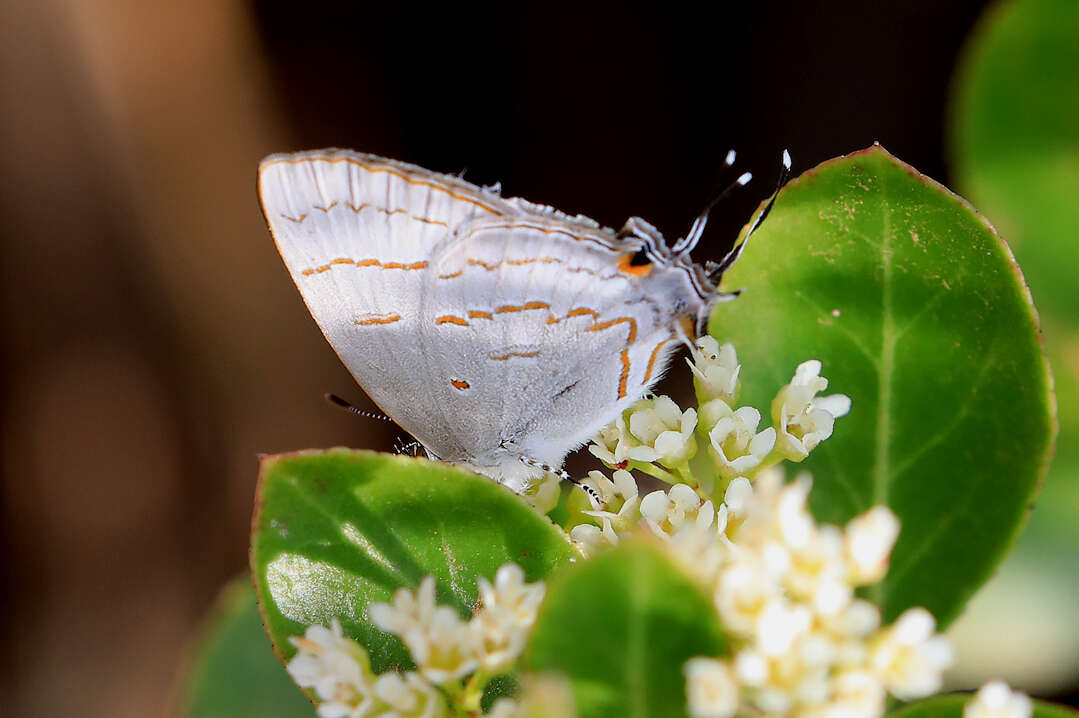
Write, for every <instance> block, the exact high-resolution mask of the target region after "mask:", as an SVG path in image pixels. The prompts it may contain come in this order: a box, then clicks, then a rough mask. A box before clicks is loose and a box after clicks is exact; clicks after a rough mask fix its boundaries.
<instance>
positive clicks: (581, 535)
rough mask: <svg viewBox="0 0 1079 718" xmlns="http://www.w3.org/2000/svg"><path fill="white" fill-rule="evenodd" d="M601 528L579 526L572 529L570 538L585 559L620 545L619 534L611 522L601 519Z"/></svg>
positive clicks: (586, 525) (593, 525) (585, 525)
mask: <svg viewBox="0 0 1079 718" xmlns="http://www.w3.org/2000/svg"><path fill="white" fill-rule="evenodd" d="M601 523H602V525H601V526H596V525H595V524H577V525H576V526H574V527H573V528H572V529H570V532H569V537H570V538H571V539H573V543H574V544H576V546H577V549H578V550H579V551H580V552H581V555H583V556H584V557H585V558H591V557H592V556H595V555H596V554H598V553H600V552H602V551H603V550H605V549H608V548H610V547H612V546H617V545H618V532H617V531H615V530H614V527H613V526H611V520H610V519H608V518H603V519H601Z"/></svg>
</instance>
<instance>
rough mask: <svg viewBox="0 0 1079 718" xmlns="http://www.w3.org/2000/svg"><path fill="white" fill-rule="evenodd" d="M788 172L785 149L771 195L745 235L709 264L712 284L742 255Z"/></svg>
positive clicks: (789, 156)
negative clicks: (719, 258) (721, 256)
mask: <svg viewBox="0 0 1079 718" xmlns="http://www.w3.org/2000/svg"><path fill="white" fill-rule="evenodd" d="M790 172H791V154H790V152H788V151H787V150H783V166H782V168H781V169H780V170H779V179H778V180H776V188H775V190H774V191H773V192H772V196H771V197H769V198H768V203H767V204H766V205H764V209H763V210H761V212H760V214H758V215H757V216H756V218H755V219H754V220H753V224H752V225H750V227H749V231H747V232H746V236H745V237H744V238H743V239H742V241H741V242H739V243H738V244H736V245H734V246H733V247H731V251H729V252H727V254H726V255H724V257H723V259H721V260H719V261H718V262H715V263H713V264H709V266H708V280H709V281H710V282H712V284H717V283H718V282H719V278H720V277H721V276H722V275H723V273H724V272H725V271H727V269H729V268H730V266H731V265H732V264H734V263H735V262H736V261H738V258H739V257H741V256H742V252H743V251H745V248H746V244H748V243H749V238H750V237H751V236H753V233H754V232H756V231H757V228H758V227H760V226H761V223H762V222H764V219H765V218H766V217H767V216H768V215H769V214H770V213H771V211H772V207H774V206H775V204H776V198H777V197H778V196H779V190H781V189H783V185H785V184H787V178H789V177H790Z"/></svg>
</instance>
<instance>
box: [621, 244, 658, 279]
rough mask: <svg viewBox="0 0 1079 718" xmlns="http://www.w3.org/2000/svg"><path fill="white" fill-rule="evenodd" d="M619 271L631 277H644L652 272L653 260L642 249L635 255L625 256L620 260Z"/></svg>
mask: <svg viewBox="0 0 1079 718" xmlns="http://www.w3.org/2000/svg"><path fill="white" fill-rule="evenodd" d="M618 271H619V272H621V273H622V274H628V275H630V276H631V277H643V276H645V275H646V274H648V273H649V272H651V271H652V260H650V259H649V258H648V255H647V254H646V253H645V251H644V247H641V249H639V250H638V251H636V252H634V253H633V254H623V255H622V258H621V259H619V260H618Z"/></svg>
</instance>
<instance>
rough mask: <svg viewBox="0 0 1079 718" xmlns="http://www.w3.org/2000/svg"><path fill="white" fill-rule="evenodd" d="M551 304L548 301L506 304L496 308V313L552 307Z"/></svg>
mask: <svg viewBox="0 0 1079 718" xmlns="http://www.w3.org/2000/svg"><path fill="white" fill-rule="evenodd" d="M550 308H551V305H550V304H548V303H547V302H525V303H524V304H520V305H518V304H504V305H502V306H501V307H499V308H498V309H495V314H507V313H509V312H524V311H528V310H529V309H550Z"/></svg>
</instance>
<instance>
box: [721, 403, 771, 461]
mask: <svg viewBox="0 0 1079 718" xmlns="http://www.w3.org/2000/svg"><path fill="white" fill-rule="evenodd" d="M716 406H717V407H718V408H719V409H722V408H724V407H725V408H726V409H727V411H728V412H729V413H728V415H727V416H719V417H717V418H716V420H715V423H714V424H713V426H712V428H711V430H710V431H709V432H708V440H709V442H710V443H711V452H712V458H713V459H715V461H716V464H717V465H718V467H719V473H720V475H721V476H723V477H725V478H728V479H729V478H733V477H735V476H746V475H749V474H751V473H752V472H753V471H754V470H755V469H756V468H757V467H758V466H760V463H761V461H763V460H764V457H766V456H767V455H768V454H769V453H770V452H771V451H772V448H773V447H774V446H775V444H776V430H775V429H773V428H772V427H768V428H767V429H765V430H764V431H761V432H760V433H758V432H757V425H758V424H759V423H760V421H761V413H760V412H759V411H757V410H756V409H754V408H753V407H751V406H743V407H740V408H738V409H735V410H734V411H731V410H730V407H729V406H727V405H726V404H719V405H716Z"/></svg>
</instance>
